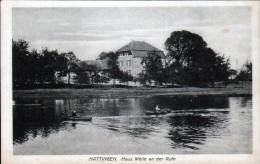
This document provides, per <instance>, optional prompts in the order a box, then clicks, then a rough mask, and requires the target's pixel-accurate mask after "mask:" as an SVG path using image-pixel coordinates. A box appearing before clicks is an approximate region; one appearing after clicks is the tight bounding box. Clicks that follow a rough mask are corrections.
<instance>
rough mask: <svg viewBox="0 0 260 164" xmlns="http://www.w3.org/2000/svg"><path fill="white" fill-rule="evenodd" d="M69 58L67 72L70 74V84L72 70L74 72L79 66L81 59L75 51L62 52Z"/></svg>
mask: <svg viewBox="0 0 260 164" xmlns="http://www.w3.org/2000/svg"><path fill="white" fill-rule="evenodd" d="M62 55H63V56H64V57H65V58H66V59H67V64H66V71H65V72H66V74H67V75H68V84H69V85H70V79H71V72H74V71H75V69H76V68H77V66H78V62H79V60H78V59H77V57H76V56H75V54H74V53H73V52H71V51H70V52H67V53H63V54H62Z"/></svg>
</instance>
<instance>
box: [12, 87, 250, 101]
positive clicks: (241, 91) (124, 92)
mask: <svg viewBox="0 0 260 164" xmlns="http://www.w3.org/2000/svg"><path fill="white" fill-rule="evenodd" d="M152 95H223V96H251V95H252V89H251V87H244V88H234V87H226V88H195V87H186V88H139V87H138V88H129V89H127V88H106V89H104V88H102V89H101V88H100V89H98V88H91V89H72V88H67V89H32V90H14V94H13V97H14V98H15V99H16V98H82V97H110V98H122V97H142V96H152Z"/></svg>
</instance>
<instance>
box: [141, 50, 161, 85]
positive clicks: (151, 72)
mask: <svg viewBox="0 0 260 164" xmlns="http://www.w3.org/2000/svg"><path fill="white" fill-rule="evenodd" d="M141 64H142V65H143V66H144V69H145V73H143V74H140V77H143V78H141V79H142V80H144V81H149V82H151V80H154V81H155V82H158V83H160V84H161V83H162V82H163V81H164V79H163V78H164V71H163V65H162V58H161V56H160V55H158V54H156V52H151V53H150V54H148V55H147V56H145V57H143V59H142V61H141ZM144 83H145V82H144Z"/></svg>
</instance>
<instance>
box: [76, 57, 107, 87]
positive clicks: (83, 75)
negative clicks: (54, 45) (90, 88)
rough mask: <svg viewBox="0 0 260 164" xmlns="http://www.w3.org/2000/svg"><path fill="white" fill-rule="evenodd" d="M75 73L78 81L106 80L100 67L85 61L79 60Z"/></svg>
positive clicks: (94, 81)
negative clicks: (102, 77)
mask: <svg viewBox="0 0 260 164" xmlns="http://www.w3.org/2000/svg"><path fill="white" fill-rule="evenodd" d="M75 73H76V75H77V76H78V77H77V78H76V79H77V81H78V82H81V83H85V84H94V83H99V82H100V81H102V80H104V79H101V76H100V75H99V73H100V70H99V68H98V67H97V66H96V65H90V64H87V63H86V62H85V61H82V62H79V64H78V68H77V69H76V71H75Z"/></svg>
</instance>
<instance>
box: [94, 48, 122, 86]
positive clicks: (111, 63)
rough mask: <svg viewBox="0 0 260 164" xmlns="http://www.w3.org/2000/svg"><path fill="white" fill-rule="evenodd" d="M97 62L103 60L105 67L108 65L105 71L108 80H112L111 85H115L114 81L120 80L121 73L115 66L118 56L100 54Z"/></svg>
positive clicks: (116, 65) (115, 54) (108, 53)
mask: <svg viewBox="0 0 260 164" xmlns="http://www.w3.org/2000/svg"><path fill="white" fill-rule="evenodd" d="M98 59H99V60H105V61H106V63H107V65H108V69H107V71H106V72H107V73H108V76H109V78H112V79H113V85H115V79H120V78H121V75H122V72H121V70H120V69H119V67H118V64H117V62H118V61H117V60H118V54H117V53H115V52H112V51H110V52H102V53H101V54H100V55H99V57H98Z"/></svg>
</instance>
